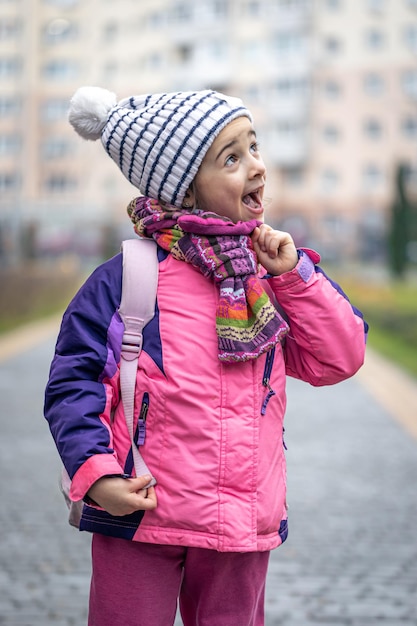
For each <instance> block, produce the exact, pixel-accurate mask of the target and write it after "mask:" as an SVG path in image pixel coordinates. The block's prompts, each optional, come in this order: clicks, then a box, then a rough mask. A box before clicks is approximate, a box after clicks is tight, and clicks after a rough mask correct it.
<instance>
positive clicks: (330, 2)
mask: <svg viewBox="0 0 417 626" xmlns="http://www.w3.org/2000/svg"><path fill="white" fill-rule="evenodd" d="M323 4H324V7H325V8H326V9H328V10H329V11H339V10H340V9H341V8H342V0H323Z"/></svg>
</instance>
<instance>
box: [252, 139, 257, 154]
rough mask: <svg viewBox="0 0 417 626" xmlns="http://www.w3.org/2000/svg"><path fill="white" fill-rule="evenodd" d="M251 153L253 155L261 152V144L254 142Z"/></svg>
mask: <svg viewBox="0 0 417 626" xmlns="http://www.w3.org/2000/svg"><path fill="white" fill-rule="evenodd" d="M250 151H251V152H252V154H255V153H257V152H259V143H258V142H257V141H254V142H253V143H251V145H250Z"/></svg>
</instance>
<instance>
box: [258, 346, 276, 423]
mask: <svg viewBox="0 0 417 626" xmlns="http://www.w3.org/2000/svg"><path fill="white" fill-rule="evenodd" d="M274 358H275V348H272V350H270V351H269V352H268V353H267V355H266V361H265V369H264V375H263V379H262V384H263V386H264V387H267V389H268V393H267V394H266V396H265V399H264V401H263V403H262V408H261V415H265V413H266V407H267V406H268V402H269V401H270V399H271V398H272V397H273V396H275V395H276V394H275V391H274V390H273V389H272V387H271V385H270V384H269V380H270V378H271V372H272V366H273V364H274Z"/></svg>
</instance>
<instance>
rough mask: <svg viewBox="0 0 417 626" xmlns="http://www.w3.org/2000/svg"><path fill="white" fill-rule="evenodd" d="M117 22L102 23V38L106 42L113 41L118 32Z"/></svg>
mask: <svg viewBox="0 0 417 626" xmlns="http://www.w3.org/2000/svg"><path fill="white" fill-rule="evenodd" d="M118 30H119V28H118V24H117V23H116V22H107V24H104V25H103V39H104V40H105V41H107V42H110V41H114V39H115V38H116V36H117V33H118Z"/></svg>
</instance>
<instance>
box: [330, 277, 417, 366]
mask: <svg viewBox="0 0 417 626" xmlns="http://www.w3.org/2000/svg"><path fill="white" fill-rule="evenodd" d="M338 282H340V284H341V285H342V286H343V289H344V290H345V291H346V293H347V294H348V296H349V299H350V300H351V302H352V304H354V305H355V306H357V307H358V308H359V309H360V310H361V311H362V313H363V314H364V317H365V319H366V321H367V322H368V324H369V326H370V330H369V339H368V341H369V345H370V346H372V347H373V348H375V349H376V350H378V351H379V352H381V354H384V355H385V356H387V357H388V358H390V359H391V360H392V361H394V362H396V363H397V364H398V365H400V366H402V367H403V368H405V369H407V370H408V371H409V372H410V373H411V374H413V375H414V376H416V377H417V286H416V285H415V284H411V283H405V282H403V281H393V282H391V283H390V282H386V283H384V284H380V283H372V282H367V283H365V282H363V283H361V282H360V281H358V280H357V279H355V280H353V279H352V278H343V277H342V278H340V277H339V279H338Z"/></svg>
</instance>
